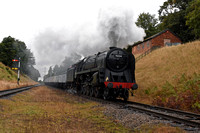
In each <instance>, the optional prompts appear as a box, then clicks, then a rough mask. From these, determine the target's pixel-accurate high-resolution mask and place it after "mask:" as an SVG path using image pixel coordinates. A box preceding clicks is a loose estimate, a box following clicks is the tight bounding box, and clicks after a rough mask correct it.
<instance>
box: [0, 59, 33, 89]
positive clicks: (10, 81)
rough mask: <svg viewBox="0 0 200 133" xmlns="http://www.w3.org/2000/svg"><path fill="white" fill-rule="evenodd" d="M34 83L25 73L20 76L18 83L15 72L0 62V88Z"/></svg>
mask: <svg viewBox="0 0 200 133" xmlns="http://www.w3.org/2000/svg"><path fill="white" fill-rule="evenodd" d="M33 84H36V82H34V81H33V80H31V79H30V78H28V77H27V76H25V75H21V76H20V85H18V84H17V73H16V72H15V71H13V70H11V69H10V68H9V67H7V66H5V65H4V64H2V63H1V62H0V86H1V87H0V90H5V89H11V88H17V87H22V86H27V85H33Z"/></svg>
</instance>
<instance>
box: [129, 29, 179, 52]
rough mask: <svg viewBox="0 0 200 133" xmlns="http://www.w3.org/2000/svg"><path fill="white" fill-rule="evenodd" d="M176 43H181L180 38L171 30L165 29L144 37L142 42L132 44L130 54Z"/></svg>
mask: <svg viewBox="0 0 200 133" xmlns="http://www.w3.org/2000/svg"><path fill="white" fill-rule="evenodd" d="M178 44H181V39H180V38H179V37H178V36H177V35H175V34H174V33H173V32H172V31H170V30H169V29H166V30H164V31H161V32H159V33H157V34H155V35H153V36H151V37H149V38H147V39H145V40H144V41H143V42H139V43H136V44H134V45H133V47H132V54H141V53H144V52H145V51H147V50H149V49H151V48H155V47H164V46H172V45H178Z"/></svg>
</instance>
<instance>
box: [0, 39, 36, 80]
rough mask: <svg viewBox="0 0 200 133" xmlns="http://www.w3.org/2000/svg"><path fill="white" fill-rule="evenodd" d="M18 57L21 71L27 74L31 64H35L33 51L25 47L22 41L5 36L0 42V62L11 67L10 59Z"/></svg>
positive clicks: (31, 66)
mask: <svg viewBox="0 0 200 133" xmlns="http://www.w3.org/2000/svg"><path fill="white" fill-rule="evenodd" d="M19 57H20V68H21V72H22V73H24V74H27V75H28V74H30V71H32V70H31V69H32V68H33V65H35V58H34V56H33V53H32V52H31V51H30V49H27V47H26V44H25V43H24V42H22V41H19V40H17V39H15V38H13V37H11V36H8V37H5V38H4V39H3V41H2V42H1V43H0V62H2V63H3V64H5V65H6V66H9V67H12V64H13V62H12V59H19ZM28 76H29V75H28ZM37 76H38V74H37ZM37 78H38V77H37ZM34 79H36V78H34Z"/></svg>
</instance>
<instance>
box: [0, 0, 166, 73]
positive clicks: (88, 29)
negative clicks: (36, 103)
mask: <svg viewBox="0 0 200 133" xmlns="http://www.w3.org/2000/svg"><path fill="white" fill-rule="evenodd" d="M164 1H166V0H153V1H150V0H137V1H136V0H0V41H2V39H3V38H4V37H8V36H12V37H14V38H16V39H18V40H20V41H23V42H25V43H26V45H27V47H28V48H29V49H31V51H32V52H33V54H34V56H35V58H36V66H35V67H36V68H37V69H38V70H39V71H40V73H41V75H43V74H44V73H46V72H47V70H48V68H49V66H55V65H56V64H61V62H62V61H63V60H64V58H65V57H72V58H73V54H74V53H77V54H79V55H81V56H87V55H89V54H95V53H96V52H97V51H100V50H105V49H106V48H108V47H109V46H113V45H115V44H116V45H115V46H117V47H126V46H127V45H128V44H132V43H134V42H136V41H139V40H142V39H143V37H144V36H145V33H144V30H143V29H141V28H138V27H137V26H136V25H135V24H134V22H135V21H136V19H137V17H138V15H139V14H140V13H143V12H145V13H147V12H149V13H150V14H155V15H156V16H158V10H159V8H160V6H161V5H162V4H163V2H164ZM111 33H112V35H111ZM111 44H113V45H111Z"/></svg>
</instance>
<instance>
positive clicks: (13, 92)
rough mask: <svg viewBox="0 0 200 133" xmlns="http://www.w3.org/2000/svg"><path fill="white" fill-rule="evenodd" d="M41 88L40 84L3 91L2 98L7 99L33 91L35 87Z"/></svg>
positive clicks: (0, 92)
mask: <svg viewBox="0 0 200 133" xmlns="http://www.w3.org/2000/svg"><path fill="white" fill-rule="evenodd" d="M38 86H41V85H40V84H37V85H31V86H26V87H21V88H15V89H8V90H3V91H0V98H2V97H5V96H9V95H12V94H15V93H19V92H22V91H25V90H28V89H31V88H33V87H38Z"/></svg>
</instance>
